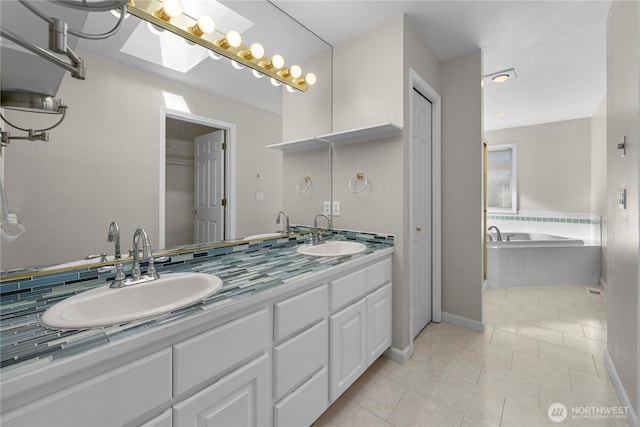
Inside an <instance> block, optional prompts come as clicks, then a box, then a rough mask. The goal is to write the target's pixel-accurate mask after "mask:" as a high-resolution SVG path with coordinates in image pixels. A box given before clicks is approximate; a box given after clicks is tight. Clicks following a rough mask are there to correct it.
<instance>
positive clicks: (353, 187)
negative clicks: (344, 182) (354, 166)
mask: <svg viewBox="0 0 640 427" xmlns="http://www.w3.org/2000/svg"><path fill="white" fill-rule="evenodd" d="M360 180H364V185H363V186H362V188H361V189H359V190H356V183H357V182H358V181H360ZM367 185H369V180H368V179H367V177H366V176H364V174H363V173H362V172H358V173H357V174H355V176H354V177H352V178H351V179H350V180H349V191H351V192H352V193H361V192H363V191H364V189H365V188H367Z"/></svg>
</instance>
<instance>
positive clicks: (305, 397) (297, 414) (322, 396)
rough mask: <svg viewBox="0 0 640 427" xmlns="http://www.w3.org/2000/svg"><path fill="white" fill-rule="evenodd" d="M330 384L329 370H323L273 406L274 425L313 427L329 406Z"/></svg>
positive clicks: (278, 426)
mask: <svg viewBox="0 0 640 427" xmlns="http://www.w3.org/2000/svg"><path fill="white" fill-rule="evenodd" d="M328 384H329V375H328V371H327V368H322V369H321V370H320V371H318V372H317V373H316V374H315V375H314V376H313V377H311V378H310V379H309V381H307V382H305V383H304V384H302V385H301V386H300V387H299V388H298V389H297V390H296V391H294V392H293V393H291V394H290V395H288V396H287V397H285V398H284V399H282V400H281V401H280V402H278V403H276V404H275V405H274V406H273V425H274V426H276V427H280V426H282V427H291V426H309V425H311V424H312V423H313V422H314V421H315V420H316V419H317V418H318V417H319V416H320V415H321V414H322V413H323V412H324V411H325V410H326V409H327V407H328V406H329V400H328V398H327V388H328Z"/></svg>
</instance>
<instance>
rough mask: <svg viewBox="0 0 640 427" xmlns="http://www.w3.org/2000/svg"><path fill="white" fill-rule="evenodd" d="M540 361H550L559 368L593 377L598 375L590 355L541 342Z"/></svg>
mask: <svg viewBox="0 0 640 427" xmlns="http://www.w3.org/2000/svg"><path fill="white" fill-rule="evenodd" d="M540 359H542V360H550V361H553V362H555V363H556V364H557V365H559V366H566V367H567V368H571V369H574V370H576V371H580V372H585V373H588V374H593V375H597V374H598V371H597V370H596V365H595V363H594V361H593V357H592V356H591V355H590V354H587V353H584V352H581V351H576V350H573V349H570V348H566V347H561V346H558V345H555V344H549V343H546V342H541V343H540Z"/></svg>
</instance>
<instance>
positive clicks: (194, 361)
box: [0, 250, 391, 427]
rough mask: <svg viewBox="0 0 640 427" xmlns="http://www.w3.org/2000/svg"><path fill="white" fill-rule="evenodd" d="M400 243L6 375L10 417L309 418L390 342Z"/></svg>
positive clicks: (185, 422) (285, 425) (129, 420)
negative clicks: (395, 250) (394, 264)
mask: <svg viewBox="0 0 640 427" xmlns="http://www.w3.org/2000/svg"><path fill="white" fill-rule="evenodd" d="M390 254H391V250H387V251H384V252H382V251H381V252H378V253H375V254H372V255H369V256H365V257H359V258H355V259H353V260H345V262H343V263H341V264H339V265H337V266H336V267H335V268H333V267H332V268H330V269H327V270H325V271H322V272H318V273H313V274H309V275H306V276H301V277H300V279H299V280H298V279H297V278H296V280H292V281H290V282H288V283H285V284H283V285H282V286H279V287H274V288H272V289H268V290H265V291H264V292H259V293H256V294H254V295H252V296H250V297H246V298H239V299H236V300H233V299H230V300H228V301H222V302H221V303H220V304H219V305H218V306H217V307H216V308H213V309H212V308H211V307H209V308H207V309H204V310H203V311H202V312H199V313H197V314H194V315H190V316H186V317H183V318H181V319H178V320H176V321H175V322H173V321H172V322H167V323H165V324H163V325H161V326H158V327H157V328H155V329H154V328H150V329H149V330H148V331H145V332H143V333H140V334H132V335H131V336H129V337H128V339H122V340H120V341H113V342H111V343H109V344H108V345H105V346H103V347H96V348H94V349H92V350H91V351H88V352H86V353H81V354H78V355H76V356H74V357H70V358H66V359H60V360H59V361H57V362H54V363H52V364H50V365H49V366H46V367H45V368H44V369H41V370H39V371H38V370H34V371H31V372H27V374H20V375H14V376H13V377H12V378H10V379H6V378H3V380H2V387H3V389H2V392H3V394H2V396H0V398H2V403H3V406H2V408H1V409H2V414H1V416H2V426H3V427H4V426H36V425H43V426H44V425H46V426H48V427H49V426H65V427H68V426H82V427H84V426H88V425H92V426H115V425H122V426H133V425H142V426H144V427H171V426H173V427H185V426H201V425H215V426H218V425H220V426H231V425H233V426H260V427H262V426H275V427H290V426H295V427H298V426H307V425H310V424H312V423H313V422H314V421H315V420H316V419H317V418H318V417H319V416H320V415H321V414H322V413H323V412H324V411H325V410H326V409H327V408H328V407H329V405H330V404H331V403H332V402H333V401H335V400H336V399H337V398H338V397H339V396H340V394H342V393H343V392H344V391H345V390H346V389H347V388H348V387H349V386H350V385H351V384H352V383H353V382H354V381H355V380H356V379H357V378H358V377H359V376H360V375H361V374H362V373H363V372H364V371H365V370H366V368H367V367H368V366H369V365H370V364H371V363H372V362H373V361H374V360H376V358H377V357H378V356H379V355H380V354H382V352H384V351H385V350H386V349H387V348H388V347H389V346H390V343H391V256H390Z"/></svg>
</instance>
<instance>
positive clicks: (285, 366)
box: [273, 320, 329, 399]
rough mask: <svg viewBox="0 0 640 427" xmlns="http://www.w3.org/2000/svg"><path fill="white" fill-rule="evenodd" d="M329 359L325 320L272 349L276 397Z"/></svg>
mask: <svg viewBox="0 0 640 427" xmlns="http://www.w3.org/2000/svg"><path fill="white" fill-rule="evenodd" d="M328 360H329V326H328V323H327V321H326V320H323V321H322V322H320V323H318V324H317V325H315V326H313V327H312V328H309V329H307V330H306V331H304V332H302V333H301V334H300V335H296V336H295V337H293V338H291V339H290V340H288V341H285V342H284V343H282V344H280V345H278V346H276V347H275V348H274V349H273V369H274V371H273V394H274V397H275V398H276V399H279V398H280V397H281V396H283V395H284V394H285V393H287V392H289V391H290V390H291V389H292V388H293V387H295V386H296V385H298V384H300V383H301V382H302V381H304V380H305V379H306V378H309V377H310V376H311V374H313V373H314V372H315V371H317V370H318V369H320V368H321V367H323V366H327V362H328Z"/></svg>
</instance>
